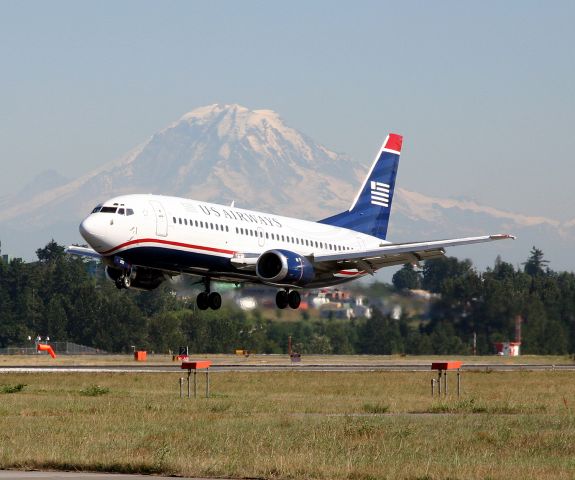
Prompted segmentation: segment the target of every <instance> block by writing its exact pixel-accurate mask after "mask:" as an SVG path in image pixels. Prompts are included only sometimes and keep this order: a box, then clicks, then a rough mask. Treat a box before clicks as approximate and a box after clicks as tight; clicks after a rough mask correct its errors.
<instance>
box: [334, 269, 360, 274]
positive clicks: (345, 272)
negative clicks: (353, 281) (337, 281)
mask: <svg viewBox="0 0 575 480" xmlns="http://www.w3.org/2000/svg"><path fill="white" fill-rule="evenodd" d="M364 273H365V272H364V271H363V270H362V271H361V272H350V271H349V270H340V271H339V272H336V273H335V275H363V274H364Z"/></svg>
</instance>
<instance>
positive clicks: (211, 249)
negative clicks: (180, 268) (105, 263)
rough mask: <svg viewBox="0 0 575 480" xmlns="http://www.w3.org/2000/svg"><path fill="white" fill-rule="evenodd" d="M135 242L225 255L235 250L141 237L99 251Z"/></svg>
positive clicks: (103, 253) (117, 248)
mask: <svg viewBox="0 0 575 480" xmlns="http://www.w3.org/2000/svg"><path fill="white" fill-rule="evenodd" d="M137 243H160V244H162V245H172V246H173V247H183V248H192V249H194V250H205V251H207V252H215V253H225V254H227V255H234V254H235V253H236V252H234V251H233V250H224V249H222V248H214V247H205V246H203V245H191V244H189V243H181V242H172V241H171V240H162V239H160V238H141V239H139V240H130V241H129V242H126V243H122V244H121V245H118V246H117V247H114V248H110V250H106V251H105V252H101V254H102V255H110V254H111V253H112V252H115V251H117V250H120V249H121V248H124V247H128V246H130V245H135V244H137Z"/></svg>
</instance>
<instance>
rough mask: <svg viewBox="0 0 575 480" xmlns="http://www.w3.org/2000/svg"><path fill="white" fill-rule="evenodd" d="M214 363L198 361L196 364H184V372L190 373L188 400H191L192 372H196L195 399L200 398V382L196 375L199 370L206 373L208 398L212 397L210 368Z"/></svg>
mask: <svg viewBox="0 0 575 480" xmlns="http://www.w3.org/2000/svg"><path fill="white" fill-rule="evenodd" d="M211 365H212V362H211V361H210V360H197V361H194V362H189V361H188V362H182V366H181V368H182V370H187V371H188V398H190V376H191V375H192V370H193V371H194V398H196V397H197V396H198V380H197V378H196V374H197V373H198V370H205V371H206V398H209V396H210V366H211Z"/></svg>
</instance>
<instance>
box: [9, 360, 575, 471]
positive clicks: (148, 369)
mask: <svg viewBox="0 0 575 480" xmlns="http://www.w3.org/2000/svg"><path fill="white" fill-rule="evenodd" d="M430 369H431V363H384V364H348V365H346V364H303V363H302V364H285V365H277V364H276V365H273V364H272V365H262V364H257V365H249V364H225V365H213V366H212V367H210V372H216V373H217V372H287V371H292V372H293V371H297V372H423V371H428V370H430ZM461 370H462V371H476V372H478V371H479V372H481V371H483V372H485V371H497V372H504V371H557V370H564V371H573V370H575V364H555V365H554V364H543V363H540V364H531V363H525V364H521V363H516V364H507V363H469V364H464V365H463V366H462V367H461ZM56 372H58V373H65V372H68V373H88V372H92V373H181V372H182V369H181V368H180V365H179V364H176V365H174V364H166V365H81V366H80V365H79V366H64V365H52V366H20V365H5V366H2V367H0V373H56ZM0 478H1V477H0Z"/></svg>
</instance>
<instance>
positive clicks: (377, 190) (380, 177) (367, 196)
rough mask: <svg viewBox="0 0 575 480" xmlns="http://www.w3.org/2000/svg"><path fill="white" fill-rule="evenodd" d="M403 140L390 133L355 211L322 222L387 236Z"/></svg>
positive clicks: (368, 176)
mask: <svg viewBox="0 0 575 480" xmlns="http://www.w3.org/2000/svg"><path fill="white" fill-rule="evenodd" d="M402 142H403V137H402V136H401V135H397V134H395V133H390V134H389V135H388V136H387V138H386V139H385V142H383V145H382V146H381V150H380V151H379V153H378V154H377V156H376V157H375V161H374V162H373V165H372V166H371V169H370V171H369V173H368V174H367V177H366V178H365V180H364V181H363V185H362V186H361V188H360V190H359V192H358V193H357V196H356V197H355V200H354V201H353V203H352V205H351V208H350V209H349V210H347V211H345V212H342V213H338V214H337V215H334V216H333V217H328V218H324V219H323V220H320V221H319V223H325V224H327V225H334V226H336V227H343V228H349V229H350V230H355V231H356V232H361V233H365V234H367V235H372V236H374V237H378V238H381V239H385V237H386V236H387V224H388V223H389V215H390V213H391V201H392V199H393V190H394V188H395V177H396V175H397V167H398V166H399V155H400V153H401V144H402Z"/></svg>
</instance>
